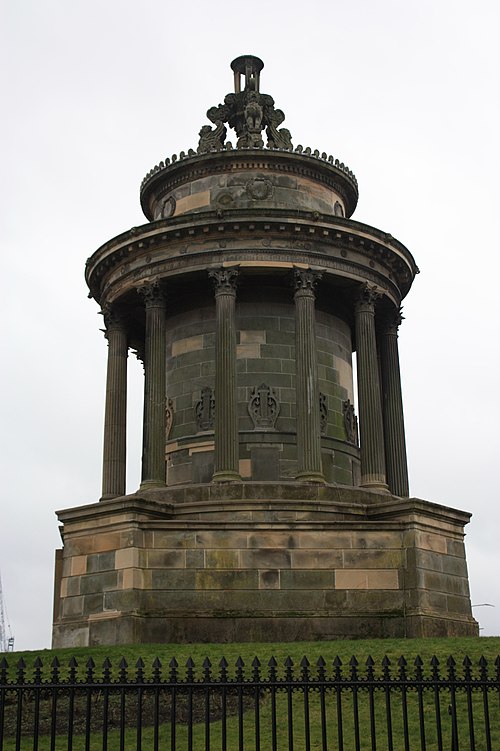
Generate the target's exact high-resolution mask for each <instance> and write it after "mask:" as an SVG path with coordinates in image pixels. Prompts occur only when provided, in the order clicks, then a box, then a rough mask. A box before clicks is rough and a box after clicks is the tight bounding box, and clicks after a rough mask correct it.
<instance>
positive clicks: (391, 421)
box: [379, 313, 410, 498]
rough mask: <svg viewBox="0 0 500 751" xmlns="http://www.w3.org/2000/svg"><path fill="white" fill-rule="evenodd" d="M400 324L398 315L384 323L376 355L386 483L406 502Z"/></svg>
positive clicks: (406, 466)
mask: <svg viewBox="0 0 500 751" xmlns="http://www.w3.org/2000/svg"><path fill="white" fill-rule="evenodd" d="M401 320H402V318H401V315H400V314H399V313H398V314H397V315H396V316H395V317H394V319H393V320H386V321H384V322H383V324H382V327H381V330H380V333H379V351H380V369H381V376H382V411H383V418H384V435H385V460H386V465H387V482H388V484H389V490H390V491H391V493H394V495H398V496H401V497H403V498H407V497H408V496H409V494H410V491H409V485H408V463H407V459H406V440H405V425H404V415H403V395H402V392H401V374H400V369H399V351H398V326H399V325H400V323H401Z"/></svg>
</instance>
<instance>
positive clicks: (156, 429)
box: [138, 282, 167, 488]
mask: <svg viewBox="0 0 500 751" xmlns="http://www.w3.org/2000/svg"><path fill="white" fill-rule="evenodd" d="M138 292H139V294H140V295H141V297H142V298H143V300H144V305H145V308H146V336H145V346H144V418H143V445H142V480H141V488H156V487H162V486H163V485H165V396H166V367H167V360H166V358H167V352H166V315H165V294H164V292H163V290H162V288H161V287H160V285H159V283H158V282H153V283H152V284H147V285H145V286H144V287H140V289H138Z"/></svg>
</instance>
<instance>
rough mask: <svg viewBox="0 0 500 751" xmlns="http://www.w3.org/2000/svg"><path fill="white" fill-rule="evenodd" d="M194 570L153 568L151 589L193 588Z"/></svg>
mask: <svg viewBox="0 0 500 751" xmlns="http://www.w3.org/2000/svg"><path fill="white" fill-rule="evenodd" d="M194 582H195V572H194V571H192V570H190V569H175V568H172V569H169V570H168V571H165V570H164V569H154V570H153V571H152V578H151V584H152V587H153V589H164V590H171V589H172V590H176V589H187V590H189V589H194Z"/></svg>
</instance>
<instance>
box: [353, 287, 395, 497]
mask: <svg viewBox="0 0 500 751" xmlns="http://www.w3.org/2000/svg"><path fill="white" fill-rule="evenodd" d="M379 297H380V293H379V292H378V291H377V288H376V287H371V286H370V285H368V284H364V285H363V286H362V288H361V291H360V294H359V296H358V299H357V301H356V304H355V317H356V352H357V369H358V402H359V405H358V407H359V433H360V444H361V485H362V486H364V487H366V488H378V489H379V490H387V482H386V475H385V456H384V427H383V421H382V405H381V399H380V382H379V370H378V360H377V343H376V338H375V301H376V300H377V299H378V298H379Z"/></svg>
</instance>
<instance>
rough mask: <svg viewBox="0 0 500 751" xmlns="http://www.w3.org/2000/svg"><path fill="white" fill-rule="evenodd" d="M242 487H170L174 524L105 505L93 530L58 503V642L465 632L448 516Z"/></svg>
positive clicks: (415, 505)
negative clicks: (61, 545)
mask: <svg viewBox="0 0 500 751" xmlns="http://www.w3.org/2000/svg"><path fill="white" fill-rule="evenodd" d="M249 487H250V486H248V488H249ZM248 488H247V490H248ZM252 488H253V494H254V495H255V496H260V497H256V498H254V499H251V498H245V497H244V495H245V494H244V493H242V494H241V497H239V498H238V499H237V500H234V499H233V500H232V501H231V502H227V501H225V500H224V497H223V496H224V495H225V493H224V492H222V491H219V492H218V493H216V492H215V491H214V489H213V488H210V486H205V488H203V489H199V490H198V492H197V493H196V492H195V493H193V492H189V491H188V490H187V489H185V490H182V491H180V490H179V492H178V495H172V496H171V498H170V500H175V502H176V504H177V505H176V513H175V519H172V518H169V507H168V506H165V507H164V511H163V519H161V518H160V512H159V509H158V508H155V507H154V506H155V505H154V504H151V503H149V505H148V507H147V508H144V507H142V508H141V507H140V504H139V503H138V499H136V500H135V501H134V500H133V499H132V498H131V497H130V501H129V502H128V503H115V504H113V503H112V502H111V503H108V504H106V506H104V505H103V504H101V505H100V507H99V508H98V509H94V513H95V514H96V521H97V523H96V530H95V533H94V534H89V533H88V530H86V529H85V525H84V524H82V520H81V519H78V514H77V513H74V514H73V519H69V518H68V516H69V512H67V513H68V516H67V517H66V521H65V528H66V542H65V557H64V561H63V563H62V571H61V574H62V580H61V598H62V599H61V619H62V622H64V629H62V630H61V638H60V639H59V640H58V641H59V644H60V646H69V645H75V644H82V645H84V644H99V643H113V642H114V641H121V642H123V643H125V642H130V643H132V642H135V641H138V642H144V641H151V642H155V641H158V642H176V641H179V640H180V641H182V640H183V638H184V634H185V633H186V630H187V631H188V632H189V634H190V635H191V637H192V638H193V639H194V640H199V641H207V642H210V641H231V640H246V639H249V640H251V639H256V640H259V641H272V640H281V641H283V640H285V641H292V640H294V639H315V638H322V639H327V638H339V637H343V638H355V637H368V636H370V635H373V633H377V635H378V636H393V637H395V636H399V637H401V636H426V635H429V636H431V635H432V636H436V635H453V634H466V633H474V632H475V623H474V622H473V621H472V620H471V619H470V615H469V591H468V582H467V566H466V563H465V551H464V546H463V532H462V525H463V520H462V519H461V515H460V514H457V512H455V511H453V510H451V509H444V507H436V505H435V504H430V503H426V502H424V501H418V500H416V499H410V500H407V501H400V502H399V503H394V502H393V503H391V504H390V508H388V504H387V503H385V504H384V503H380V499H379V498H376V497H375V496H374V494H368V493H363V492H362V491H359V490H355V489H352V490H349V489H347V488H346V489H345V490H344V491H343V492H341V493H340V495H339V494H337V495H338V498H339V500H338V501H337V500H332V499H331V498H330V500H328V493H326V492H325V491H324V490H323V491H322V492H321V491H319V490H317V491H316V493H315V495H316V499H315V500H312V499H311V498H310V499H305V498H304V497H302V500H297V501H295V502H292V501H288V503H287V504H286V507H285V504H283V503H280V502H279V500H275V501H273V500H272V499H270V498H268V499H267V500H265V496H264V495H263V492H262V491H264V490H265V487H264V486H260V488H259V486H255V485H253V486H252ZM259 490H260V493H259ZM283 490H284V489H281V492H283ZM311 493H312V491H311ZM274 494H275V495H278V494H279V489H276V488H275V489H274ZM247 495H250V493H247ZM331 495H332V494H331V493H330V496H331ZM302 496H304V494H302ZM200 502H203V504H204V511H203V513H200V508H201V507H200ZM436 508H439V509H440V512H439V517H440V518H436V517H437V514H436ZM89 510H90V509H89ZM410 512H411V515H412V517H413V519H412V521H411V522H408V521H407V520H408V517H409V515H410ZM405 519H406V521H405ZM445 614H446V615H445Z"/></svg>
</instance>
